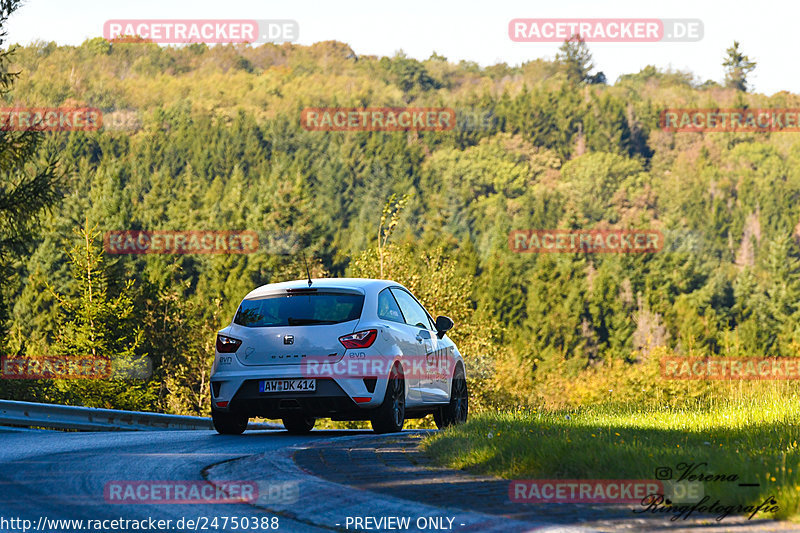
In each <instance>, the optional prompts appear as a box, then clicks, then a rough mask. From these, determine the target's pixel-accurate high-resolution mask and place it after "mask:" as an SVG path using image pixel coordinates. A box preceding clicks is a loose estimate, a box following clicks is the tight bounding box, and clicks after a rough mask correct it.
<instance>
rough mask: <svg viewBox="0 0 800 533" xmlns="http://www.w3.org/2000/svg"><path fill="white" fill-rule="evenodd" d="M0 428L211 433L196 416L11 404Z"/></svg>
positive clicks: (2, 403)
mask: <svg viewBox="0 0 800 533" xmlns="http://www.w3.org/2000/svg"><path fill="white" fill-rule="evenodd" d="M0 426H15V427H37V428H47V429H72V430H78V431H158V430H191V429H205V430H209V429H214V426H213V425H212V423H211V419H210V418H204V417H200V416H179V415H164V414H161V413H144V412H138V411H118V410H116V409H96V408H93V407H75V406H70V405H56V404H46V403H32V402H17V401H11V400H0ZM281 427H282V426H278V425H274V426H273V425H270V424H250V425H249V426H248V429H250V430H254V429H278V428H281Z"/></svg>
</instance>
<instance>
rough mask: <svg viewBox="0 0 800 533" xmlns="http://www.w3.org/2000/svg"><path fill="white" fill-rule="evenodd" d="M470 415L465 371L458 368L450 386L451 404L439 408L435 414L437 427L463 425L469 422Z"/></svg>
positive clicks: (434, 418)
mask: <svg viewBox="0 0 800 533" xmlns="http://www.w3.org/2000/svg"><path fill="white" fill-rule="evenodd" d="M468 413H469V391H468V390H467V378H466V377H465V376H464V370H463V369H462V368H461V367H458V369H457V370H456V372H455V374H453V384H452V385H451V386H450V403H448V404H447V405H443V406H441V407H439V408H438V409H437V410H436V411H434V413H433V420H434V422H436V427H437V428H439V429H444V428H446V427H448V426H453V425H456V424H463V423H464V422H466V421H467V414H468Z"/></svg>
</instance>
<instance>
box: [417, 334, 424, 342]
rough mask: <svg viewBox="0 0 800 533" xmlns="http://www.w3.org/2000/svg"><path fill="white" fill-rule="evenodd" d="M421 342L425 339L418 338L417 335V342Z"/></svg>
mask: <svg viewBox="0 0 800 533" xmlns="http://www.w3.org/2000/svg"><path fill="white" fill-rule="evenodd" d="M423 340H425V339H423V338H422V337H420V336H419V335H417V342H422V341H423Z"/></svg>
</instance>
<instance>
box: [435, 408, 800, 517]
mask: <svg viewBox="0 0 800 533" xmlns="http://www.w3.org/2000/svg"><path fill="white" fill-rule="evenodd" d="M799 440H800V398H799V397H797V396H792V397H782V396H781V395H777V394H776V395H770V396H766V397H762V398H760V399H746V400H745V399H741V400H737V401H724V402H720V403H717V404H713V405H705V406H699V405H698V406H695V407H684V408H680V409H678V408H668V407H665V408H656V407H641V406H638V407H637V406H631V405H626V406H611V405H603V406H590V407H583V408H577V409H565V410H554V411H538V410H525V411H516V412H503V413H488V412H484V413H481V414H478V415H476V416H473V417H472V418H471V420H470V421H469V422H468V423H467V424H465V425H463V426H459V427H454V428H450V429H448V430H446V431H443V432H440V433H438V434H436V435H433V436H432V437H430V438H429V439H426V441H425V442H424V443H423V448H424V449H425V451H426V452H427V453H428V454H429V455H430V456H431V457H432V458H433V459H434V461H436V462H437V463H438V464H440V465H442V466H447V467H450V468H457V469H463V470H466V471H469V472H473V473H480V474H491V475H496V476H499V477H503V478H507V479H655V478H656V473H655V472H656V469H657V468H662V467H668V468H671V469H672V472H673V479H677V477H679V475H680V473H681V472H682V471H685V467H684V469H683V470H682V469H681V464H684V465H691V464H695V465H700V466H699V467H697V468H696V469H695V470H694V473H699V472H703V473H705V474H725V475H727V476H730V475H731V474H732V475H734V476H735V477H736V481H715V482H711V481H705V482H704V483H703V489H704V494H706V495H708V496H710V498H711V500H710V502H709V504H710V503H711V502H713V501H714V500H715V499H719V500H720V502H721V504H722V505H758V504H760V503H762V502H763V501H764V500H765V499H766V498H767V497H769V496H772V497H774V498H775V499H776V500H777V502H778V506H779V511H778V512H777V513H775V514H774V515H764V514H759V517H762V518H769V517H772V516H774V517H775V518H793V519H797V518H798V515H799V513H800V477H799V476H798V474H799V473H800V450H798V441H799ZM702 463H705V465H703V464H702ZM662 472H663V471H662ZM662 475H663V474H662ZM739 483H758V486H757V487H740V486H739Z"/></svg>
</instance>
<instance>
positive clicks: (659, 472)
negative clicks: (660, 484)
mask: <svg viewBox="0 0 800 533" xmlns="http://www.w3.org/2000/svg"><path fill="white" fill-rule="evenodd" d="M656 479H659V480H664V479H672V469H671V468H670V467H668V466H659V467H658V468H656Z"/></svg>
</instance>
